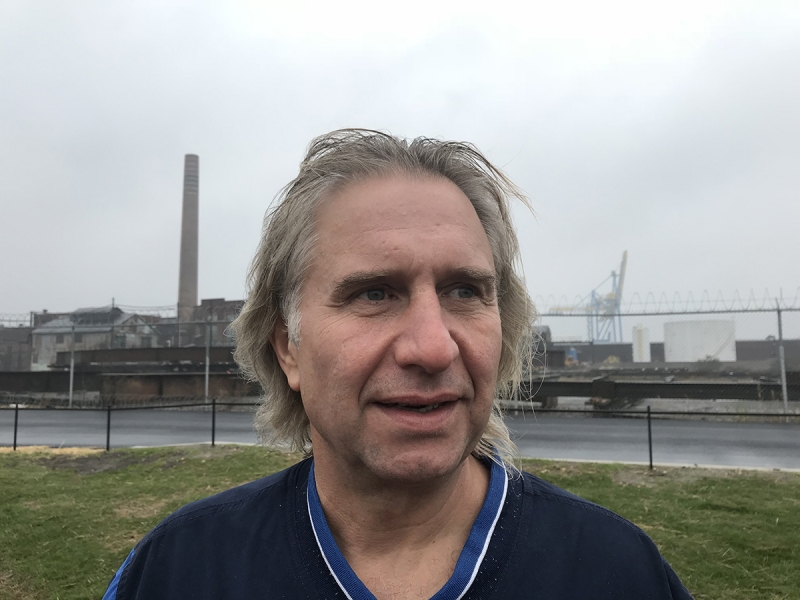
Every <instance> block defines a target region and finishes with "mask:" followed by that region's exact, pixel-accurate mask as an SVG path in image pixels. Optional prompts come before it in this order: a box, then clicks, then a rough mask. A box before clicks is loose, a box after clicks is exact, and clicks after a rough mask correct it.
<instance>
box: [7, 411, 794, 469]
mask: <svg viewBox="0 0 800 600" xmlns="http://www.w3.org/2000/svg"><path fill="white" fill-rule="evenodd" d="M13 423H14V412H13V411H9V410H0V445H5V446H8V445H11V443H12V440H13ZM507 423H508V426H509V428H510V429H511V431H512V434H513V438H514V440H515V441H516V443H517V445H518V446H519V448H520V451H521V453H522V455H523V456H526V457H533V458H560V459H576V460H602V461H625V462H646V461H647V460H648V451H647V425H646V422H645V421H644V420H633V419H610V418H586V417H578V418H575V417H563V416H550V415H548V416H537V417H536V418H534V417H533V416H530V415H527V416H525V417H522V416H516V417H514V416H510V417H508V419H507ZM210 439H211V414H210V413H209V412H201V411H194V410H183V411H167V410H161V411H157V410H130V411H114V412H113V413H112V415H111V446H112V447H122V446H160V445H167V444H190V443H206V442H208V441H210ZM216 439H217V441H218V442H237V443H254V442H255V441H256V435H255V433H254V431H253V426H252V416H251V414H249V413H229V412H221V411H220V412H218V413H217V432H216ZM105 441H106V413H105V412H104V411H97V412H95V411H69V412H68V411H63V410H62V411H59V410H23V411H20V417H19V430H18V438H17V442H18V444H20V445H26V446H27V445H34V444H41V445H48V446H105ZM653 460H654V461H655V462H656V463H658V464H705V465H718V466H742V467H766V468H784V469H800V422H797V421H795V422H794V423H791V424H783V423H769V424H766V423H719V422H715V423H711V422H706V421H664V420H656V419H654V420H653Z"/></svg>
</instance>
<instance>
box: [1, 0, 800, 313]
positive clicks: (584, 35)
mask: <svg viewBox="0 0 800 600" xmlns="http://www.w3.org/2000/svg"><path fill="white" fill-rule="evenodd" d="M654 4H656V3H646V2H640V1H637V2H603V3H598V2H559V3H554V2H548V3H532V2H492V3H488V2H469V1H467V2H465V1H463V0H461V1H458V2H437V1H436V0H433V1H431V0H426V1H424V2H422V1H417V0H412V1H404V2H402V3H376V2H342V1H339V2H313V1H306V2H298V1H295V2H291V3H288V2H282V3H280V4H278V3H277V2H276V3H272V2H238V3H237V2H232V1H230V0H228V1H225V2H216V3H212V2H197V3H188V2H187V3H170V6H169V7H167V6H165V3H163V2H126V3H122V2H100V1H98V2H68V3H67V2H61V1H55V0H54V1H52V2H45V1H30V0H20V1H14V0H4V1H3V2H2V3H0V257H2V258H0V312H3V313H10V312H26V311H29V310H41V309H43V308H47V309H49V310H51V311H56V310H59V311H60V310H72V309H74V308H77V307H83V306H98V305H103V304H108V303H110V301H111V298H112V297H114V298H116V301H117V303H121V304H126V305H140V306H151V305H168V304H174V303H175V302H176V301H177V276H178V249H179V231H180V211H181V186H182V169H183V156H184V154H186V153H196V154H199V156H200V275H199V278H200V297H202V298H210V297H226V298H229V299H235V298H241V297H243V294H244V281H245V272H246V269H247V265H248V263H249V260H250V258H251V256H252V254H253V252H254V250H255V247H256V244H257V242H258V236H259V230H260V227H261V221H262V218H263V215H264V212H265V210H266V208H267V206H268V204H269V203H270V201H271V200H272V198H273V197H274V195H275V193H276V192H277V191H278V190H279V189H280V188H281V187H282V186H283V185H284V184H285V183H286V182H288V181H289V180H290V179H291V178H292V177H293V176H294V174H295V172H296V168H297V165H298V163H299V161H300V159H301V158H302V156H303V152H304V149H305V147H306V145H307V144H308V142H309V141H310V139H311V138H312V137H313V136H315V135H318V134H320V133H323V132H326V131H329V130H331V129H335V128H340V127H346V126H359V127H369V128H377V129H383V130H388V131H390V132H392V133H395V134H399V135H404V136H409V137H413V136H417V135H426V136H436V137H442V138H448V139H457V140H468V141H471V142H474V143H475V144H477V145H478V147H479V148H481V149H482V150H483V151H484V152H485V153H486V154H487V155H488V156H489V157H490V159H492V160H493V161H495V162H496V163H497V164H499V165H501V166H502V167H503V168H504V169H505V170H506V171H507V172H508V173H509V175H510V176H511V177H512V179H514V180H515V181H516V182H517V183H518V184H519V185H520V186H521V187H522V188H523V189H524V190H525V191H526V192H527V193H528V194H529V195H530V196H531V198H532V201H533V204H534V206H535V208H536V211H537V213H538V217H537V218H535V219H534V218H533V217H531V216H530V215H528V214H526V213H525V212H524V211H522V210H518V211H516V218H517V225H518V228H519V233H520V236H521V239H522V243H523V249H524V263H525V270H526V277H527V281H528V286H529V288H530V291H531V293H532V295H534V296H544V297H548V296H551V295H552V296H555V297H556V298H559V297H561V296H564V297H566V298H567V299H569V300H570V301H571V300H572V299H573V298H574V297H576V296H583V295H585V294H587V293H588V292H589V291H590V290H591V289H592V288H593V287H594V286H595V285H596V284H598V283H600V282H601V281H602V280H603V279H605V278H606V277H607V276H608V274H609V272H610V271H611V270H612V269H616V268H618V265H619V261H620V259H621V255H622V252H623V250H628V252H629V254H630V257H629V262H628V274H627V282H626V296H627V297H628V298H629V299H630V298H631V297H632V295H633V294H634V293H638V294H640V296H642V297H644V296H645V295H646V294H647V293H648V292H653V293H655V294H656V295H660V294H661V293H662V292H663V293H666V294H667V295H669V296H672V294H673V293H674V292H680V293H681V294H683V295H686V293H687V292H690V291H691V292H693V293H694V294H695V295H696V296H699V295H700V294H702V292H703V290H705V289H707V290H709V291H710V292H711V294H712V295H714V296H715V295H716V294H717V292H718V291H722V292H723V294H724V295H725V296H732V295H733V294H734V292H735V291H736V290H738V291H739V293H740V294H742V295H745V296H746V295H747V294H749V292H750V289H751V288H752V289H755V290H756V293H757V294H758V295H761V294H763V291H764V289H765V288H768V289H769V291H770V292H771V293H772V294H778V291H779V290H780V289H781V288H782V289H783V292H784V295H788V296H791V297H792V298H793V297H794V296H795V294H796V292H797V289H798V286H800V261H799V260H798V258H800V252H798V249H799V245H798V228H799V227H800V202H799V201H798V200H800V72H799V71H800V8H799V6H800V5H798V3H797V2H796V1H793V2H784V3H777V2H745V3H736V2H729V1H728V2H703V1H699V2H698V1H692V2H661V3H658V5H659V6H650V5H654Z"/></svg>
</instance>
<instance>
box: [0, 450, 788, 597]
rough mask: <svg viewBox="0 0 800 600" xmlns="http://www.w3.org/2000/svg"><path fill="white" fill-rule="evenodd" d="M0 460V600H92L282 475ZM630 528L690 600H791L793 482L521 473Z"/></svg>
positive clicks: (194, 461) (605, 470)
mask: <svg viewBox="0 0 800 600" xmlns="http://www.w3.org/2000/svg"><path fill="white" fill-rule="evenodd" d="M25 450H26V452H24V453H23V452H16V453H12V452H0V599H1V600H28V599H56V598H57V599H60V600H76V599H97V598H100V597H101V596H102V594H103V591H104V590H105V588H106V586H107V584H108V581H109V579H110V578H111V577H112V575H113V573H114V572H115V570H116V569H117V567H118V566H119V565H120V564H121V562H122V561H123V560H124V558H125V556H126V555H127V553H128V552H129V551H130V549H131V548H132V547H133V545H134V544H135V543H136V541H138V540H139V539H140V538H141V537H142V536H143V535H144V534H145V533H146V532H147V531H148V530H149V529H150V528H151V527H153V526H154V525H155V524H156V523H157V522H158V521H159V520H160V519H161V518H162V517H164V516H165V515H167V514H168V513H170V512H171V511H173V510H175V509H176V508H178V507H179V506H181V505H183V504H185V503H187V502H189V501H191V500H195V499H197V498H201V497H203V496H207V495H210V494H213V493H215V492H217V491H221V490H223V489H226V488H228V487H231V486H234V485H236V484H239V483H243V482H246V481H250V480H252V479H255V478H258V477H262V476H264V475H266V474H268V473H272V472H274V471H276V470H278V469H281V468H284V467H286V466H288V465H289V464H291V463H292V462H294V461H295V460H296V459H297V457H293V456H287V455H283V454H279V453H276V452H271V451H268V450H265V449H262V448H257V447H239V446H223V447H217V448H213V449H212V448H209V447H207V446H202V447H182V448H161V449H151V450H114V451H112V452H109V453H104V452H93V453H87V452H86V451H80V452H77V451H65V452H60V453H59V452H56V451H49V450H48V451H45V450H44V449H42V450H40V451H39V452H31V451H30V449H25ZM523 466H524V468H525V469H526V470H529V471H531V472H534V473H536V474H538V475H539V476H541V477H543V478H544V479H547V480H549V481H552V482H554V483H555V484H557V485H560V486H562V487H564V488H566V489H568V490H570V491H572V492H574V493H576V494H578V495H580V496H583V497H584V498H588V499H589V500H592V501H595V502H598V503H600V504H602V505H604V506H607V507H609V508H611V509H612V510H614V511H616V512H617V513H619V514H621V515H623V516H624V517H626V518H628V519H630V520H631V521H633V522H634V523H636V524H637V525H639V526H640V527H642V528H643V529H644V530H645V531H647V533H648V534H650V536H651V537H652V538H653V539H654V540H655V541H656V543H657V544H658V546H659V548H660V549H661V551H662V553H663V554H664V556H666V558H667V559H668V560H669V561H670V563H671V564H672V565H673V567H674V568H675V570H676V571H677V573H678V574H679V575H680V577H681V578H682V579H683V581H684V583H685V584H686V585H687V587H689V589H690V590H691V591H692V593H693V594H694V595H695V597H696V598H697V599H698V600H705V599H711V598H714V599H717V598H718V599H725V600H739V599H741V600H745V599H747V600H756V599H762V598H763V599H779V598H780V599H788V598H800V475H797V474H791V473H782V472H736V471H718V470H713V471H712V470H702V469H666V470H665V469H658V470H656V471H654V472H649V471H648V470H647V469H646V468H642V467H633V466H623V465H605V464H603V465H600V464H587V463H582V464H579V463H555V462H550V461H525V463H524V465H523Z"/></svg>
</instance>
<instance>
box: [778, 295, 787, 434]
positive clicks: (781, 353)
mask: <svg viewBox="0 0 800 600" xmlns="http://www.w3.org/2000/svg"><path fill="white" fill-rule="evenodd" d="M775 304H776V308H777V311H778V358H779V360H780V364H781V392H782V393H783V414H785V415H786V422H787V423H788V422H789V391H788V390H787V389H786V355H785V353H784V350H783V321H782V319H781V303H780V300H776V301H775Z"/></svg>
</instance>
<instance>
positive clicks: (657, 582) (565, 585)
mask: <svg viewBox="0 0 800 600" xmlns="http://www.w3.org/2000/svg"><path fill="white" fill-rule="evenodd" d="M510 479H511V481H510V482H509V490H508V496H509V498H508V501H507V506H506V509H505V510H508V511H509V516H511V515H516V517H514V520H515V522H516V523H515V525H514V526H513V527H512V529H513V530H514V532H515V535H513V536H510V535H506V538H505V539H506V540H507V541H506V542H504V545H505V546H506V548H505V552H507V553H508V554H507V556H508V558H507V561H506V562H505V565H504V568H503V570H504V576H502V577H500V578H499V579H500V580H502V581H503V582H504V583H503V585H502V586H501V587H500V588H499V591H500V594H499V595H497V596H494V597H497V598H527V597H532V596H533V595H534V594H532V591H535V592H536V593H535V596H536V597H537V598H540V599H541V600H551V599H552V600H555V599H561V598H582V599H585V600H589V599H592V600H616V599H619V598H637V600H638V599H641V600H645V599H651V600H671V599H675V600H678V599H680V600H689V599H690V598H691V595H690V594H689V592H688V591H686V589H685V588H684V587H683V585H682V584H681V582H680V580H679V579H678V577H677V576H676V575H675V573H674V571H673V570H672V568H671V567H670V565H669V564H668V563H667V562H666V561H665V560H664V558H663V557H662V556H661V554H660V553H659V551H658V549H657V548H656V546H655V544H654V543H653V541H652V540H651V539H650V538H649V537H648V536H647V534H646V533H645V532H644V531H643V530H642V529H641V528H639V527H637V526H636V525H634V524H633V523H631V522H630V521H628V520H627V519H624V518H623V517H621V516H619V515H617V514H616V513H614V512H613V511H611V510H608V509H606V508H603V507H602V506H599V505H597V504H595V503H593V502H590V501H588V500H585V499H583V498H580V497H578V496H575V495H574V494H571V493H569V492H567V491H566V490H563V489H561V488H559V487H557V486H555V485H553V484H551V483H549V482H546V481H544V480H542V479H540V478H538V477H536V476H534V475H532V474H530V473H515V474H512V475H510ZM509 525H511V523H510V522H509ZM529 594H530V596H529Z"/></svg>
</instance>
